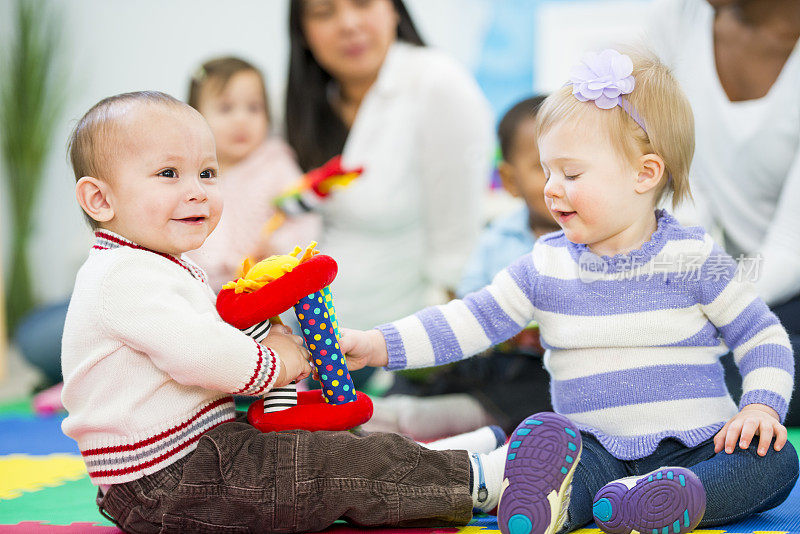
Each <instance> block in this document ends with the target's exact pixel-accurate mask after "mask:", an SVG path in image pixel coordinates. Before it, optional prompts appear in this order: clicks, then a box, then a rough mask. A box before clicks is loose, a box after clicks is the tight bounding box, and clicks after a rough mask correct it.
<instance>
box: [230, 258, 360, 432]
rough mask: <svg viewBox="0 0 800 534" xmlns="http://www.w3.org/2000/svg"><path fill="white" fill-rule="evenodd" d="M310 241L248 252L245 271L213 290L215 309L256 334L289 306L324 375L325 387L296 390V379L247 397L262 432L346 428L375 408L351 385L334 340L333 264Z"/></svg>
mask: <svg viewBox="0 0 800 534" xmlns="http://www.w3.org/2000/svg"><path fill="white" fill-rule="evenodd" d="M315 247H316V243H313V242H312V243H311V244H310V245H309V246H308V247H306V248H305V249H301V248H300V247H295V249H294V251H292V253H291V254H288V255H280V256H270V257H269V258H267V259H265V260H263V261H260V262H258V263H256V264H255V265H251V263H250V262H249V260H245V262H244V264H243V265H242V273H243V275H242V277H241V278H239V279H237V280H235V281H233V282H229V283H228V284H226V285H225V286H224V287H223V289H222V291H221V292H220V293H219V295H218V296H217V310H218V311H219V314H220V317H222V319H223V320H225V321H226V322H228V323H229V324H231V325H233V326H235V327H236V328H239V329H240V330H243V331H244V332H245V333H246V334H248V335H250V336H251V337H253V338H254V339H256V340H257V341H261V340H263V339H264V338H265V337H266V336H267V334H268V332H269V328H270V319H271V318H273V321H274V320H275V319H274V318H277V317H278V315H280V314H281V313H283V312H284V311H286V310H288V309H289V308H292V307H293V308H294V311H295V314H296V315H297V320H298V321H299V322H300V326H301V329H302V335H303V339H304V340H305V343H306V346H307V347H308V349H309V351H310V353H311V355H312V360H313V364H314V367H315V369H316V371H317V373H318V375H319V379H320V382H321V383H322V390H315V391H304V392H300V393H299V394H297V392H296V390H295V389H294V385H293V384H292V385H291V386H289V387H287V388H275V389H273V390H272V391H271V392H270V393H268V394H267V396H266V397H265V399H264V400H263V401H261V400H259V401H256V402H254V403H253V404H251V405H250V409H249V410H248V413H247V417H248V420H249V421H250V423H251V424H252V425H253V426H255V427H256V428H258V429H259V430H261V431H263V432H269V431H277V430H289V429H304V430H347V429H350V428H353V427H355V426H358V425H360V424H363V423H365V422H366V421H368V420H369V418H370V417H371V416H372V401H371V400H370V399H369V397H368V396H366V395H364V394H363V393H360V392H356V391H355V388H354V387H353V381H352V379H351V378H350V373H349V372H348V370H347V365H346V363H345V358H344V356H343V355H342V352H341V350H340V348H339V337H340V336H339V330H338V323H337V320H336V312H335V309H334V307H333V296H332V294H331V291H330V288H329V287H328V286H329V285H330V284H331V282H333V280H334V279H335V278H336V273H337V269H338V267H337V265H336V262H335V261H334V260H333V258H331V257H330V256H326V255H324V254H319V251H317V250H316V249H315ZM301 253H302V255H301ZM277 320H278V321H279V319H277ZM295 398H296V399H297V401H296V404H295V401H294V399H295Z"/></svg>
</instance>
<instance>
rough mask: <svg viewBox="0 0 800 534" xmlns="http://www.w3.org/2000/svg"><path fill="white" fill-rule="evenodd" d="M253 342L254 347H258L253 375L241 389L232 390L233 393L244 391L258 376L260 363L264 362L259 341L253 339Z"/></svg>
mask: <svg viewBox="0 0 800 534" xmlns="http://www.w3.org/2000/svg"><path fill="white" fill-rule="evenodd" d="M253 342H254V343H255V344H256V348H258V361H257V362H256V370H255V371H254V372H253V376H251V377H250V381H249V382H247V384H245V385H244V387H243V388H242V389H240V390H238V391H234V392H233V394H234V395H238V394H240V393H244V392H245V391H247V390H248V389H249V388H250V386H252V385H253V383H254V382H255V381H256V378H257V377H258V373H259V371H261V364H262V363H264V352H263V351H262V350H261V343H259V342H258V341H256V340H255V339H254V340H253Z"/></svg>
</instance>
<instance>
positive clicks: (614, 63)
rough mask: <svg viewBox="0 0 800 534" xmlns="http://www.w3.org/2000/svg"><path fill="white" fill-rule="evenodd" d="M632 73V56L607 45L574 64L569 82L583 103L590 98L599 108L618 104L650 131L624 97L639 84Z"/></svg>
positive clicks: (608, 107)
mask: <svg viewBox="0 0 800 534" xmlns="http://www.w3.org/2000/svg"><path fill="white" fill-rule="evenodd" d="M632 73H633V62H632V61H631V58H629V57H628V56H626V55H624V54H620V53H619V52H617V51H616V50H614V49H612V48H607V49H605V50H603V51H602V52H600V53H598V54H596V53H591V52H590V53H588V54H586V55H585V56H584V57H583V59H582V60H581V63H580V64H578V65H576V66H574V67H572V70H571V71H570V77H569V82H568V84H571V85H572V94H573V95H575V98H577V99H578V100H580V101H581V102H587V101H590V100H591V101H593V102H594V104H595V105H596V106H597V107H598V108H600V109H612V108H613V107H614V106H619V107H621V108H622V109H623V110H625V112H626V113H627V114H628V115H630V117H631V118H632V119H633V120H634V121H636V124H638V125H639V126H641V127H642V130H644V132H645V133H647V128H645V127H644V121H643V120H642V118H641V117H640V116H639V114H638V113H636V110H635V109H633V107H632V106H631V105H630V103H629V102H628V101H627V100H626V99H625V97H624V96H623V95H627V94H630V93H632V92H633V87H634V85H636V80H635V79H634V78H633V76H632Z"/></svg>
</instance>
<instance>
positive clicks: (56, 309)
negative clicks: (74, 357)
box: [14, 299, 69, 385]
mask: <svg viewBox="0 0 800 534" xmlns="http://www.w3.org/2000/svg"><path fill="white" fill-rule="evenodd" d="M67 306H69V299H67V300H65V301H63V302H57V303H55V304H51V305H49V306H44V307H42V308H39V309H37V310H34V311H33V312H31V313H30V314H28V315H27V316H26V317H25V318H24V319H23V320H22V322H21V323H20V325H19V326H18V327H17V330H16V332H14V343H15V344H16V345H17V347H19V350H20V352H21V353H22V357H23V358H25V359H26V360H27V361H28V362H29V363H30V364H31V365H33V366H35V367H36V368H38V369H39V370H40V371H42V373H44V375H45V377H46V379H47V382H49V383H50V384H51V385H52V384H57V383H58V382H61V381H62V380H63V379H62V378H61V337H62V336H63V335H64V320H65V319H66V318H67Z"/></svg>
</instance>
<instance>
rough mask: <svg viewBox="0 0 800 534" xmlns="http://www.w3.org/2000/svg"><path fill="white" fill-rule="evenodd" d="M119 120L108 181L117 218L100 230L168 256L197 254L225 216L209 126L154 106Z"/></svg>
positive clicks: (186, 113)
mask: <svg viewBox="0 0 800 534" xmlns="http://www.w3.org/2000/svg"><path fill="white" fill-rule="evenodd" d="M123 120H124V122H123V123H122V124H120V125H119V131H120V133H118V134H117V137H118V139H116V140H115V144H116V147H117V150H116V153H115V154H114V160H113V165H112V169H111V172H110V176H109V178H108V185H109V193H108V197H107V199H108V203H109V204H110V206H111V207H112V209H113V211H114V215H113V218H112V219H111V220H110V221H108V222H106V223H104V224H103V227H104V228H107V229H108V230H111V231H112V232H116V233H118V234H120V235H121V236H123V237H126V238H127V239H130V240H131V241H134V242H135V243H137V244H139V245H141V246H143V247H146V248H149V249H151V250H155V251H158V252H165V253H167V254H173V255H179V254H182V253H183V252H186V251H189V250H193V249H196V248H199V247H200V245H202V244H203V241H205V239H206V237H208V234H210V233H211V231H212V230H213V229H214V227H216V225H217V222H219V217H220V215H221V213H222V194H221V193H222V192H221V187H220V185H219V184H218V182H217V171H218V165H217V157H216V151H215V149H214V138H213V137H212V135H211V131H210V130H209V128H208V124H206V122H205V121H204V120H203V117H201V116H200V114H199V113H197V112H195V111H194V110H192V109H190V108H180V107H176V106H165V105H155V104H143V105H137V106H135V107H134V108H132V109H131V110H130V111H129V112H128V114H127V115H126V117H125V118H124V119H123Z"/></svg>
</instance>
